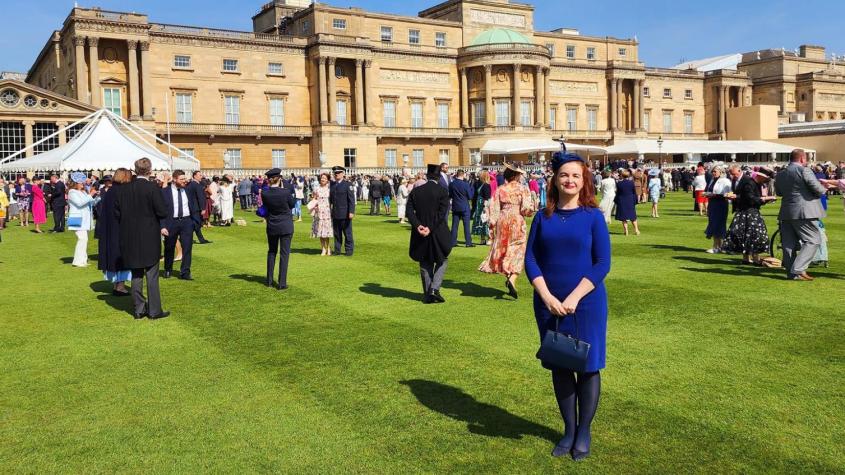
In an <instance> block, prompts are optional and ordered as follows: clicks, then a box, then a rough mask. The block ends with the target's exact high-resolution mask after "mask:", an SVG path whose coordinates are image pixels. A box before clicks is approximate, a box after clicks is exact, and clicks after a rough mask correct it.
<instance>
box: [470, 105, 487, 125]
mask: <svg viewBox="0 0 845 475" xmlns="http://www.w3.org/2000/svg"><path fill="white" fill-rule="evenodd" d="M486 106H487V104H485V103H484V102H483V101H476V102H473V103H472V126H473V127H484V126H485V125H487V112H486V110H485V107H486Z"/></svg>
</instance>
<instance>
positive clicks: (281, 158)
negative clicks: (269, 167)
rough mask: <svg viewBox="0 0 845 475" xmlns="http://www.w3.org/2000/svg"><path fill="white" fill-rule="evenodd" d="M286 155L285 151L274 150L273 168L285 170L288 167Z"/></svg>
mask: <svg viewBox="0 0 845 475" xmlns="http://www.w3.org/2000/svg"><path fill="white" fill-rule="evenodd" d="M286 155H287V154H286V153H285V150H284V149H273V156H272V158H273V168H285V166H287V156H286Z"/></svg>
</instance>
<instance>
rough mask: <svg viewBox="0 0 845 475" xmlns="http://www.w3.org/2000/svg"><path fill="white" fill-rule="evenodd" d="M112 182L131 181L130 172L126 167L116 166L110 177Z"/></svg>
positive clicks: (123, 182) (122, 183)
mask: <svg viewBox="0 0 845 475" xmlns="http://www.w3.org/2000/svg"><path fill="white" fill-rule="evenodd" d="M111 181H112V183H116V184H120V185H124V184H126V183H129V182H130V181H132V172H130V171H129V169H127V168H118V169H117V170H115V171H114V175H113V176H112V177H111Z"/></svg>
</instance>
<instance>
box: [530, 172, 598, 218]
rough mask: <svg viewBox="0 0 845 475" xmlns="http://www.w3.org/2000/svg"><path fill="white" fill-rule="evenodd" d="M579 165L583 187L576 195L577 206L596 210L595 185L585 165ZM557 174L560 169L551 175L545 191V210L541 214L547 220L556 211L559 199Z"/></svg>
mask: <svg viewBox="0 0 845 475" xmlns="http://www.w3.org/2000/svg"><path fill="white" fill-rule="evenodd" d="M580 163H581V179H582V180H583V181H584V187H583V188H581V192H580V193H579V194H578V206H584V207H586V208H598V207H599V205H598V203H597V202H596V188H595V185H593V180H592V172H591V171H590V168H589V167H588V166H587V164H586V163H584V162H580ZM558 172H560V169H558V171H557V172H555V174H554V175H552V179H551V180H549V186H548V189H547V190H546V195H547V198H546V209H545V210H544V213H543V214H545V215H546V217H547V218H548V217H550V216H551V215H552V214H554V212H555V209H557V201H558V200H559V199H560V190H558V189H557V174H558Z"/></svg>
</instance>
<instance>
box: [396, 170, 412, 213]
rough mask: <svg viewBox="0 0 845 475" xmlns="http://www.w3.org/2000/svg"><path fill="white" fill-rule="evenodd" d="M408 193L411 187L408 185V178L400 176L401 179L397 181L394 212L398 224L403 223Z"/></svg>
mask: <svg viewBox="0 0 845 475" xmlns="http://www.w3.org/2000/svg"><path fill="white" fill-rule="evenodd" d="M410 194H411V188H410V187H409V186H408V179H407V178H405V177H402V181H400V182H399V190H398V192H397V193H396V212H397V215H398V216H399V223H400V224H405V207H406V206H407V204H408V195H410Z"/></svg>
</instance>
